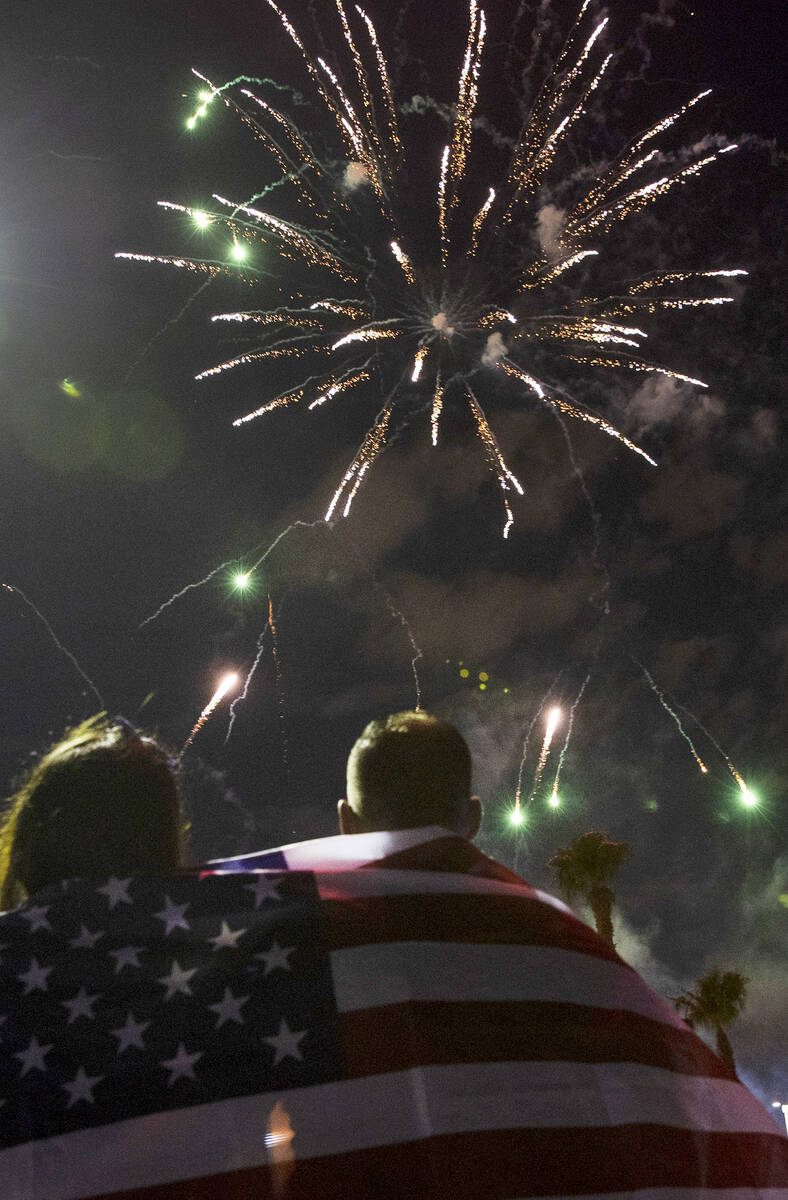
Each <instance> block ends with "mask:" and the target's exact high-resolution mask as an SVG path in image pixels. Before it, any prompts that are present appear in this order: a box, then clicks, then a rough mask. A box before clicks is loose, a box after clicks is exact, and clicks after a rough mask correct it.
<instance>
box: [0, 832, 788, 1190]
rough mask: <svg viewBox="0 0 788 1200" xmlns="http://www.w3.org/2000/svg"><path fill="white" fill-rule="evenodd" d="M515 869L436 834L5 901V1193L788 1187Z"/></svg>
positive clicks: (0, 1096)
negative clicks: (16, 904)
mask: <svg viewBox="0 0 788 1200" xmlns="http://www.w3.org/2000/svg"><path fill="white" fill-rule="evenodd" d="M261 866H262V867H263V868H264V869H260V868H261ZM364 868H375V869H364ZM414 868H415V869H414ZM489 876H492V877H489ZM511 878H513V877H511V876H510V874H509V873H508V872H506V871H505V869H503V868H497V866H496V864H493V863H491V860H488V859H485V858H484V856H483V855H481V854H479V852H478V851H476V850H475V849H474V848H473V847H471V846H470V845H469V843H466V842H463V841H462V839H458V838H454V837H450V836H449V835H447V833H446V831H445V830H436V829H432V830H419V831H406V832H404V833H401V834H382V835H378V834H370V835H360V836H358V837H348V838H329V839H323V840H320V841H315V842H311V843H302V844H301V845H298V846H292V847H285V848H284V849H283V850H278V851H271V852H268V853H267V854H265V855H259V856H252V857H247V858H246V859H240V860H232V861H227V862H223V863H221V864H214V865H213V866H212V867H211V868H210V869H209V870H203V871H202V872H200V873H195V874H194V875H192V876H183V877H169V878H142V877H140V878H133V879H117V878H112V879H109V880H107V881H92V882H87V881H74V882H71V883H69V884H67V885H65V886H64V887H57V888H52V889H49V890H47V891H44V892H41V893H39V894H38V895H37V896H35V897H33V898H32V899H31V901H30V902H29V903H27V904H25V905H24V906H23V907H21V908H19V909H17V910H15V911H14V912H11V913H7V914H5V915H3V916H0V946H1V947H2V950H0V1195H1V1196H2V1197H3V1200H86V1198H87V1197H93V1198H97V1197H109V1196H112V1197H114V1198H115V1200H125V1198H130V1197H140V1198H142V1200H159V1198H164V1197H167V1198H171V1200H207V1198H210V1200H220V1198H221V1200H241V1198H243V1200H251V1198H252V1197H254V1198H255V1200H263V1198H266V1197H271V1198H272V1200H279V1198H280V1197H281V1198H288V1200H290V1198H293V1200H300V1198H306V1197H310V1198H311V1200H318V1198H319V1200H333V1198H336V1200H339V1197H342V1198H343V1200H348V1198H359V1200H373V1197H374V1200H387V1198H389V1197H391V1198H395V1197H403V1198H404V1197H452V1198H454V1197H457V1198H460V1200H464V1198H466V1197H467V1198H469V1200H470V1197H474V1198H476V1197H484V1198H488V1197H489V1198H496V1197H511V1198H514V1197H548V1196H573V1197H585V1198H586V1200H589V1198H590V1197H608V1198H609V1200H613V1198H617V1200H623V1197H625V1196H632V1197H633V1200H634V1197H635V1196H636V1197H637V1200H647V1198H648V1200H689V1198H690V1197H693V1198H694V1200H700V1198H701V1197H702V1198H704V1200H705V1198H707V1200H712V1198H713V1200H745V1198H746V1200H754V1198H755V1197H764V1198H766V1197H769V1198H770V1200H777V1197H778V1196H781V1195H788V1191H786V1189H788V1140H787V1139H785V1138H784V1137H782V1136H781V1134H780V1133H779V1131H778V1129H777V1127H776V1125H775V1124H774V1122H773V1121H772V1119H771V1117H770V1116H769V1115H768V1114H767V1113H766V1112H765V1110H764V1109H763V1108H762V1107H761V1106H760V1105H759V1104H758V1103H757V1102H756V1101H755V1100H754V1099H753V1097H752V1096H751V1095H750V1094H749V1092H747V1090H746V1089H745V1088H744V1087H742V1085H741V1084H739V1083H737V1082H736V1081H735V1080H734V1079H733V1078H731V1076H730V1074H729V1073H728V1071H727V1069H726V1068H725V1066H724V1065H723V1064H722V1063H721V1062H720V1061H719V1060H718V1059H717V1058H716V1056H715V1055H714V1054H712V1052H711V1051H710V1050H709V1049H708V1048H707V1047H706V1046H705V1044H704V1043H703V1042H701V1041H700V1040H699V1039H698V1038H697V1037H695V1035H694V1034H693V1033H692V1032H691V1031H689V1030H688V1029H687V1028H686V1026H684V1024H683V1023H682V1021H681V1020H680V1018H679V1017H678V1016H677V1014H676V1013H675V1012H674V1011H673V1010H672V1009H671V1008H670V1006H669V1005H667V1004H665V1003H664V1002H663V1001H661V1000H660V999H659V998H658V997H657V996H655V995H654V993H653V992H651V991H650V990H649V988H648V987H646V985H645V984H644V983H643V982H642V980H640V978H639V977H638V976H637V974H636V973H635V972H634V971H632V970H631V969H630V968H629V967H627V966H626V965H625V964H624V963H622V961H621V960H620V959H619V958H618V956H617V955H616V954H615V953H614V952H613V951H612V950H611V949H610V948H609V947H608V946H607V945H606V944H605V943H604V942H602V941H600V939H599V938H598V937H597V936H596V934H594V933H593V931H592V930H590V929H589V928H588V927H587V926H585V925H584V924H583V923H582V922H580V921H578V920H577V919H576V918H575V917H573V916H572V915H571V914H570V913H569V911H568V910H567V909H566V908H565V907H564V906H563V905H562V904H560V903H559V902H558V901H556V900H553V899H552V898H551V897H548V896H545V895H543V894H541V893H538V892H536V891H534V890H533V889H531V888H529V887H528V886H527V885H525V884H522V883H517V882H511V881H510V879H511Z"/></svg>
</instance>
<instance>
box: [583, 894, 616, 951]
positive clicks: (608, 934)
mask: <svg viewBox="0 0 788 1200" xmlns="http://www.w3.org/2000/svg"><path fill="white" fill-rule="evenodd" d="M614 900H615V896H614V895H613V891H612V889H611V888H609V887H592V888H591V891H590V892H589V893H588V903H589V905H590V907H591V912H592V913H593V914H594V924H595V925H596V931H597V933H598V934H599V936H600V937H601V938H604V939H605V941H606V942H607V944H608V945H609V946H612V947H613V948H614V949H615V942H614V941H613V901H614Z"/></svg>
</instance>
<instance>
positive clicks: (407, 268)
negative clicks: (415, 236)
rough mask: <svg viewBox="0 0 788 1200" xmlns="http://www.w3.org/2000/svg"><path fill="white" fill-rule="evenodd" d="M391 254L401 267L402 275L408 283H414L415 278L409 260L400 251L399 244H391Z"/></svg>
mask: <svg viewBox="0 0 788 1200" xmlns="http://www.w3.org/2000/svg"><path fill="white" fill-rule="evenodd" d="M391 253H392V254H393V255H394V257H395V258H396V260H397V262H398V263H399V265H400V266H401V267H402V271H403V274H404V276H405V278H406V279H407V281H408V283H415V282H416V278H415V276H414V274H413V268H412V267H411V265H410V259H409V258H408V256H407V254H405V252H404V251H403V250H402V249H401V247H400V244H399V242H392V243H391Z"/></svg>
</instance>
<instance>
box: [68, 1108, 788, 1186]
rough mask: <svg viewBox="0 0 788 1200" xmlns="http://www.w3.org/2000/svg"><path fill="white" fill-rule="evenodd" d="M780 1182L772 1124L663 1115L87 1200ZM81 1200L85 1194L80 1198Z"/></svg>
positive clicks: (444, 1141)
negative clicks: (765, 1130) (706, 1128)
mask: <svg viewBox="0 0 788 1200" xmlns="http://www.w3.org/2000/svg"><path fill="white" fill-rule="evenodd" d="M780 1186H784V1187H788V1140H786V1139H785V1138H783V1137H782V1136H781V1135H780V1134H777V1133H775V1134H774V1135H771V1134H758V1133H694V1132H691V1131H687V1130H683V1129H674V1128H670V1127H668V1126H664V1125H617V1126H615V1127H613V1128H608V1129H598V1128H593V1129H589V1128H582V1129H515V1130H497V1131H494V1132H491V1133H464V1134H449V1135H445V1136H441V1137H431V1138H425V1139H424V1140H423V1141H420V1142H409V1143H407V1144H406V1145H397V1146H382V1147H379V1148H376V1149H372V1150H358V1151H354V1152H352V1153H348V1154H341V1155H331V1156H327V1157H324V1158H313V1159H308V1160H306V1161H303V1162H295V1163H282V1164H281V1165H279V1166H266V1167H253V1168H249V1169H247V1170H243V1171H233V1172H230V1173H227V1174H222V1175H213V1176H211V1177H210V1178H203V1179H190V1180H183V1181H181V1182H178V1183H170V1184H163V1185H159V1186H156V1187H150V1188H135V1189H133V1190H129V1191H121V1192H112V1193H104V1194H103V1195H101V1196H93V1197H91V1198H90V1200H269V1198H270V1200H348V1198H349V1197H352V1200H412V1197H416V1196H418V1197H419V1198H420V1200H427V1198H430V1200H432V1198H435V1200H438V1198H440V1200H444V1198H445V1197H451V1198H452V1200H478V1197H479V1196H484V1198H485V1200H502V1198H504V1197H512V1196H518V1197H527V1196H547V1195H555V1196H577V1195H583V1194H586V1195H588V1194H589V1193H591V1194H597V1195H598V1194H600V1193H601V1194H604V1193H605V1192H613V1193H615V1192H622V1191H634V1190H635V1189H640V1188H643V1189H645V1188H668V1187H674V1188H678V1187H682V1188H696V1189H703V1191H701V1192H700V1194H699V1197H700V1196H702V1195H703V1194H704V1193H705V1191H706V1189H709V1200H713V1198H712V1194H711V1190H710V1189H714V1188H768V1187H772V1188H778V1187H780ZM86 1200H87V1198H86Z"/></svg>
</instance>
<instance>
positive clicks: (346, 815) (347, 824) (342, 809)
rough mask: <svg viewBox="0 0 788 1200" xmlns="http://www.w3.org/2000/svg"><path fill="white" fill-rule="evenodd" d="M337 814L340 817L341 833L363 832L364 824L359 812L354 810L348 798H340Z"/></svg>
mask: <svg viewBox="0 0 788 1200" xmlns="http://www.w3.org/2000/svg"><path fill="white" fill-rule="evenodd" d="M337 816H338V817H339V832H340V833H363V832H364V826H363V824H362V821H361V818H360V817H359V815H358V813H356V812H354V811H353V809H352V808H351V807H350V805H349V804H348V802H347V800H344V799H343V800H340V801H339V802H338V804H337Z"/></svg>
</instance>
